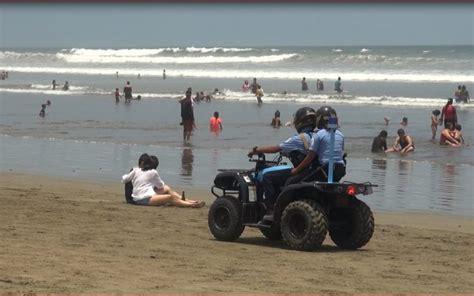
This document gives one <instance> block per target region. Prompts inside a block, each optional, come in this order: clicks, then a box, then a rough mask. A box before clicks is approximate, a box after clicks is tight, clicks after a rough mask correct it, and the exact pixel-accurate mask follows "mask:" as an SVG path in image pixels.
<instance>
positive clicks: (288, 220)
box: [280, 200, 328, 251]
mask: <svg viewBox="0 0 474 296" xmlns="http://www.w3.org/2000/svg"><path fill="white" fill-rule="evenodd" d="M280 228H281V234H282V237H283V240H284V241H285V242H286V244H287V245H288V246H289V247H290V248H292V249H295V250H304V251H308V250H314V249H316V248H318V247H320V246H321V244H322V243H323V241H324V239H325V238H326V234H327V231H328V220H327V217H326V213H325V212H324V210H323V209H322V208H321V206H319V204H317V203H316V202H315V201H313V200H297V201H294V202H291V203H290V204H289V205H288V206H287V207H286V208H285V209H284V210H283V214H282V217H281V226H280Z"/></svg>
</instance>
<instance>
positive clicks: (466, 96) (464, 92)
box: [460, 85, 471, 104]
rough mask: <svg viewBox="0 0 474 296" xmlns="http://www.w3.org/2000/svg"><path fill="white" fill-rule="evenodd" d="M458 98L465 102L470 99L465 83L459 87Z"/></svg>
mask: <svg viewBox="0 0 474 296" xmlns="http://www.w3.org/2000/svg"><path fill="white" fill-rule="evenodd" d="M460 100H461V102H463V103H466V104H467V103H469V102H470V101H471V97H470V96H469V92H468V91H467V89H466V86H465V85H463V86H462V87H461V93H460Z"/></svg>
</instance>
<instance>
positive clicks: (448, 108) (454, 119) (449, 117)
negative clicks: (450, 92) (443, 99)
mask: <svg viewBox="0 0 474 296" xmlns="http://www.w3.org/2000/svg"><path fill="white" fill-rule="evenodd" d="M448 122H450V123H451V124H452V126H453V127H454V126H456V123H458V116H457V114H456V108H454V106H453V99H452V98H448V102H447V103H446V105H445V106H444V107H443V110H441V119H440V121H439V125H442V124H443V123H444V125H446V123H448Z"/></svg>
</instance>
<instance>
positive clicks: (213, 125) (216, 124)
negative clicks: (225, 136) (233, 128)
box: [209, 111, 222, 134]
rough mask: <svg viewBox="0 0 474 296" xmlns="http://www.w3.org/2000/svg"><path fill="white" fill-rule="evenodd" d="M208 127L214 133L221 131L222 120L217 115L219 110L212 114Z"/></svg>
mask: <svg viewBox="0 0 474 296" xmlns="http://www.w3.org/2000/svg"><path fill="white" fill-rule="evenodd" d="M209 129H210V130H211V132H213V133H215V134H218V133H219V132H221V131H222V120H221V118H220V117H219V112H217V111H216V112H214V116H212V117H211V119H210V120H209Z"/></svg>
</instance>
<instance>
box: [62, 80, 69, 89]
mask: <svg viewBox="0 0 474 296" xmlns="http://www.w3.org/2000/svg"><path fill="white" fill-rule="evenodd" d="M63 90H69V82H67V81H66V83H64V86H63Z"/></svg>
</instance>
